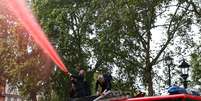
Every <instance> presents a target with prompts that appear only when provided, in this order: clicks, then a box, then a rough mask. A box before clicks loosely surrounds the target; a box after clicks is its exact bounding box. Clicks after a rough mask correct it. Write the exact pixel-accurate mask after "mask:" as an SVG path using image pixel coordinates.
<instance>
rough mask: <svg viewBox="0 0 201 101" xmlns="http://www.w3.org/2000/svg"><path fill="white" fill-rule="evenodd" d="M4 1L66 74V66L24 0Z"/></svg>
mask: <svg viewBox="0 0 201 101" xmlns="http://www.w3.org/2000/svg"><path fill="white" fill-rule="evenodd" d="M4 2H5V4H7V6H8V7H9V11H11V12H12V13H13V14H14V15H15V16H16V17H17V18H18V20H19V21H20V22H21V24H22V25H23V26H24V27H25V28H26V30H27V31H28V32H29V34H30V35H31V36H32V37H33V39H34V41H35V42H36V43H37V44H38V45H39V47H41V49H42V50H43V51H44V52H45V53H46V54H47V55H48V56H49V57H50V58H51V59H52V61H53V62H54V63H55V64H57V65H58V66H59V68H60V69H61V70H62V71H63V72H64V73H65V74H67V73H68V70H67V68H66V67H65V65H64V63H63V62H62V61H61V59H60V57H59V55H58V54H57V53H56V51H55V49H54V48H53V47H52V45H51V44H50V42H49V41H48V39H47V37H46V36H45V34H44V32H43V31H42V29H41V27H40V26H39V24H38V23H37V20H36V19H35V18H34V16H33V15H32V13H31V11H30V10H29V9H28V8H27V6H26V5H25V1H24V0H4Z"/></svg>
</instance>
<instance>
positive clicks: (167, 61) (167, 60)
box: [165, 55, 173, 87]
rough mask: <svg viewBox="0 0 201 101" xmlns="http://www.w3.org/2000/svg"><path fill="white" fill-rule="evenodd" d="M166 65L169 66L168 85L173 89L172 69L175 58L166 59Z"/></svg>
mask: <svg viewBox="0 0 201 101" xmlns="http://www.w3.org/2000/svg"><path fill="white" fill-rule="evenodd" d="M165 61H166V64H167V66H168V85H169V87H171V69H170V67H171V66H172V64H173V58H171V57H170V56H169V55H168V56H167V57H166V58H165Z"/></svg>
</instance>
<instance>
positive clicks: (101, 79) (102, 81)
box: [95, 74, 112, 95]
mask: <svg viewBox="0 0 201 101" xmlns="http://www.w3.org/2000/svg"><path fill="white" fill-rule="evenodd" d="M111 80H112V76H111V75H110V74H104V75H98V79H97V81H96V88H95V90H96V94H97V95H102V94H104V93H106V92H107V91H110V90H111V87H112V86H111ZM99 86H100V87H101V91H98V87H99Z"/></svg>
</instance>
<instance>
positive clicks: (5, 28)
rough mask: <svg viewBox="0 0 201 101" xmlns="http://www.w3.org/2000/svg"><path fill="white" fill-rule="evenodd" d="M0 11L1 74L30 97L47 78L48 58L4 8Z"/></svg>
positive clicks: (49, 62) (34, 95) (48, 72)
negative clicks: (0, 34)
mask: <svg viewBox="0 0 201 101" xmlns="http://www.w3.org/2000/svg"><path fill="white" fill-rule="evenodd" d="M0 14H1V18H0V22H1V23H0V29H1V32H0V33H2V36H1V38H0V39H1V40H0V54H1V55H0V59H1V61H0V67H1V68H0V69H1V71H2V73H1V76H3V77H4V78H5V79H6V80H7V81H8V83H9V84H10V85H11V86H12V87H14V88H18V89H19V91H20V93H21V95H23V96H25V97H29V98H30V99H32V100H34V99H35V98H36V94H37V93H39V92H40V91H41V90H42V89H43V87H44V86H45V85H44V84H45V83H46V81H47V80H48V79H49V76H50V74H51V68H49V67H51V61H50V59H49V58H48V57H46V55H44V53H43V52H42V51H41V50H40V49H39V48H38V47H37V46H36V45H35V44H34V42H33V40H32V39H31V37H30V36H29V35H28V32H27V31H26V30H25V28H24V27H23V26H22V25H21V24H20V23H19V22H18V21H17V20H16V18H15V17H14V16H13V15H11V14H9V13H8V11H7V12H6V10H3V11H0Z"/></svg>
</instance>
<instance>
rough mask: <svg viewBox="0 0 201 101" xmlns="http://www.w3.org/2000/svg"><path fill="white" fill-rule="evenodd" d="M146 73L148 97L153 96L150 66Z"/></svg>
mask: <svg viewBox="0 0 201 101" xmlns="http://www.w3.org/2000/svg"><path fill="white" fill-rule="evenodd" d="M148 68H149V69H148V71H147V74H146V75H147V83H148V95H149V96H153V95H154V90H153V81H152V80H153V77H152V66H149V67H148Z"/></svg>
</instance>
